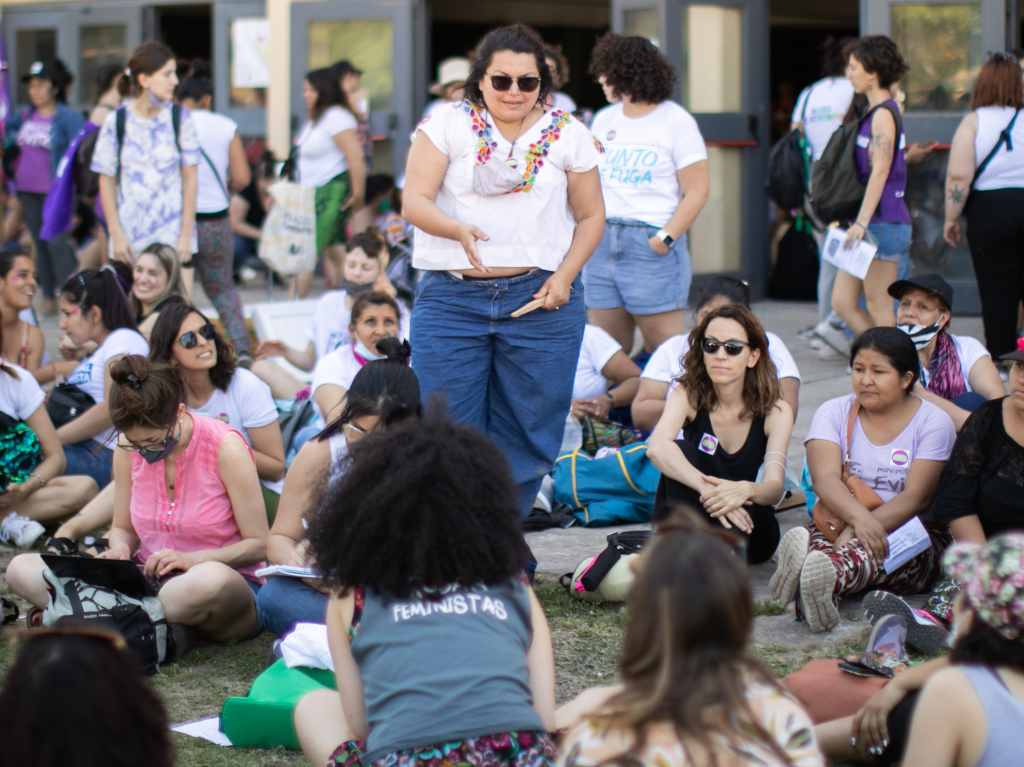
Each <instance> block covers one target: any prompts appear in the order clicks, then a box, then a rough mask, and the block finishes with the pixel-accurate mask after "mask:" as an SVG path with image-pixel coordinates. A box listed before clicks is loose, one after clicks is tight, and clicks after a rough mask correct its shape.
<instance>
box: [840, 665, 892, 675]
mask: <svg viewBox="0 0 1024 767" xmlns="http://www.w3.org/2000/svg"><path fill="white" fill-rule="evenodd" d="M839 670H840V671H845V672H846V673H847V674H852V675H853V676H860V677H872V676H877V677H881V678H883V679H892V678H893V672H892V669H888V668H874V667H873V666H869V665H867V664H866V663H861V662H860V661H859V660H857V661H850V660H841V661H839Z"/></svg>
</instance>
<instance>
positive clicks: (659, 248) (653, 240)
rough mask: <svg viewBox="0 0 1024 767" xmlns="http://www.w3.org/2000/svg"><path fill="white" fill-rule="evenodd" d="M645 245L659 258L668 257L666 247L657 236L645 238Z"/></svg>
mask: <svg viewBox="0 0 1024 767" xmlns="http://www.w3.org/2000/svg"><path fill="white" fill-rule="evenodd" d="M647 244H648V245H650V246H651V250H653V251H654V252H655V253H657V254H658V255H659V256H664V255H668V245H666V244H665V243H663V242H662V241H661V239H660V238H659V237H658V235H656V234H655V235H653V236H651V237H648V238H647Z"/></svg>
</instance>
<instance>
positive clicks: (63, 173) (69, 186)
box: [39, 121, 99, 240]
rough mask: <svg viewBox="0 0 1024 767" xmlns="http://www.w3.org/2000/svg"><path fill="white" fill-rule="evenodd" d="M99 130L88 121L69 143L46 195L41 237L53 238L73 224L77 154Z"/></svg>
mask: <svg viewBox="0 0 1024 767" xmlns="http://www.w3.org/2000/svg"><path fill="white" fill-rule="evenodd" d="M98 130H99V126H98V125H93V124H92V123H91V122H88V121H87V122H86V123H85V125H83V126H82V130H80V131H78V135H77V136H75V137H74V138H73V139H72V140H71V143H70V144H69V145H68V149H67V151H66V152H65V153H64V157H62V158H61V161H60V165H58V166H57V178H56V179H54V182H53V186H52V187H50V191H49V192H48V193H47V195H46V202H45V203H44V204H43V228H42V229H41V230H40V232H39V237H40V239H43V240H52V239H53V238H54V237H57V236H58V235H61V234H63V233H64V232H66V231H67V230H68V228H69V227H70V226H71V219H72V218H73V217H74V214H75V173H74V167H75V155H76V154H77V153H78V147H79V146H81V144H82V142H83V141H85V139H86V138H87V137H88V136H90V135H92V134H93V133H95V132H96V131H98Z"/></svg>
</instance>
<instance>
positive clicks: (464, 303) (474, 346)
mask: <svg viewBox="0 0 1024 767" xmlns="http://www.w3.org/2000/svg"><path fill="white" fill-rule="evenodd" d="M551 82H552V80H551V72H550V70H549V69H548V65H547V63H546V62H545V58H544V42H543V41H542V40H541V39H540V37H539V36H538V35H537V33H536V32H535V31H534V30H532V29H530V28H528V27H525V26H523V25H521V24H515V25H512V26H508V27H501V28H499V29H495V30H492V31H491V32H489V33H488V34H487V35H486V36H485V37H484V38H483V40H481V41H480V44H479V45H478V46H477V47H476V55H475V58H474V61H473V65H472V68H471V71H470V75H469V79H468V80H467V82H466V98H465V100H463V101H461V102H451V103H446V104H443V105H441V106H439V107H438V108H437V109H435V110H434V111H433V112H432V113H431V114H430V116H429V117H428V118H427V119H425V120H424V121H423V122H421V123H420V125H419V127H418V128H417V130H416V134H415V138H414V139H413V144H412V148H411V149H410V151H409V160H408V164H407V167H406V180H405V187H404V189H403V191H402V215H403V217H404V218H405V219H406V220H407V221H409V222H410V223H411V224H412V225H413V226H414V227H415V247H414V248H413V266H415V267H416V268H417V269H420V270H423V271H424V272H425V274H424V275H423V278H422V279H421V281H420V283H419V286H418V289H417V295H416V303H415V305H414V306H413V315H412V338H411V340H412V347H413V363H412V364H413V368H414V369H415V370H416V374H417V375H418V376H419V379H420V383H421V384H422V385H423V393H424V396H429V395H431V394H433V393H435V392H440V393H443V394H446V395H447V399H448V406H449V408H450V413H451V415H452V416H453V417H454V418H455V419H456V420H458V421H461V422H464V423H467V424H470V425H472V426H475V427H476V428H477V429H479V430H480V431H481V432H483V433H484V434H486V435H488V436H489V437H491V439H493V440H494V441H495V443H496V444H498V445H500V446H501V447H502V449H503V450H504V452H505V455H506V457H507V458H508V460H509V463H510V464H511V466H512V476H513V478H514V479H515V481H516V484H517V485H518V486H519V501H520V509H521V511H522V513H523V516H526V514H527V513H528V512H529V510H530V508H531V507H532V505H533V501H534V498H535V497H536V495H537V490H538V489H539V488H540V483H541V480H542V478H543V477H544V475H545V474H546V473H547V472H548V471H549V470H550V468H551V465H552V462H553V461H554V459H555V457H556V455H557V453H558V448H559V446H560V445H561V441H562V432H563V426H564V424H565V418H566V415H567V413H568V412H569V405H570V400H571V399H572V387H573V373H574V371H575V368H576V360H577V359H578V357H579V351H580V344H581V342H582V339H583V327H584V325H585V323H586V318H585V316H584V314H585V312H584V307H583V295H582V287H581V283H580V282H579V279H578V278H579V273H580V270H581V269H582V268H583V264H584V263H586V261H587V259H588V258H590V254H591V253H592V252H593V250H594V248H595V247H596V246H597V243H598V242H599V241H600V239H601V231H602V229H603V228H604V206H603V204H602V202H601V186H600V181H599V179H598V174H597V163H598V157H599V155H598V151H599V150H598V147H597V146H596V145H595V142H594V140H593V137H592V136H591V135H590V133H589V131H587V129H586V128H585V127H584V126H583V124H582V123H581V122H579V120H577V119H576V118H575V117H573V116H572V115H571V114H569V113H567V112H563V111H561V110H559V109H550V110H549V109H547V108H546V107H545V104H546V102H547V97H548V95H549V93H550V92H551ZM520 309H521V310H522V311H523V312H524V313H522V314H520V313H519V312H518V310H520ZM562 309H565V311H564V312H563V311H561V310H562ZM513 312H516V314H517V315H518V316H513ZM441 349H443V350H444V353H439V351H438V350H441Z"/></svg>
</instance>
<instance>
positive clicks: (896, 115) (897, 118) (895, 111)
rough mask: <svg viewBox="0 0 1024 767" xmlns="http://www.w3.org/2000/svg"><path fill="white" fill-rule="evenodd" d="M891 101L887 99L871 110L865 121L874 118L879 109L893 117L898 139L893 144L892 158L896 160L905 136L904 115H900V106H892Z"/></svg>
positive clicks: (865, 116)
mask: <svg viewBox="0 0 1024 767" xmlns="http://www.w3.org/2000/svg"><path fill="white" fill-rule="evenodd" d="M889 101H890V100H889V99H887V100H886V101H883V102H882V103H881V104H879V105H878V106H876V107H872V108H871V109H869V110H868V113H867V114H866V115H864V118H863V119H865V120H866V119H868V118H869V117H872V116H873V115H874V114H875V112H876V111H878V110H879V109H884V110H885V111H887V112H888V113H889V114H891V115H892V119H893V122H895V123H896V139H895V141H893V142H892V143H893V150H892V156H893V157H894V158H895V157H896V153H897V152H898V151H900V139H901V138H902V136H903V115H902V114H901V113H900V108H899V107H898V106H893V104H890V103H889Z"/></svg>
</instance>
